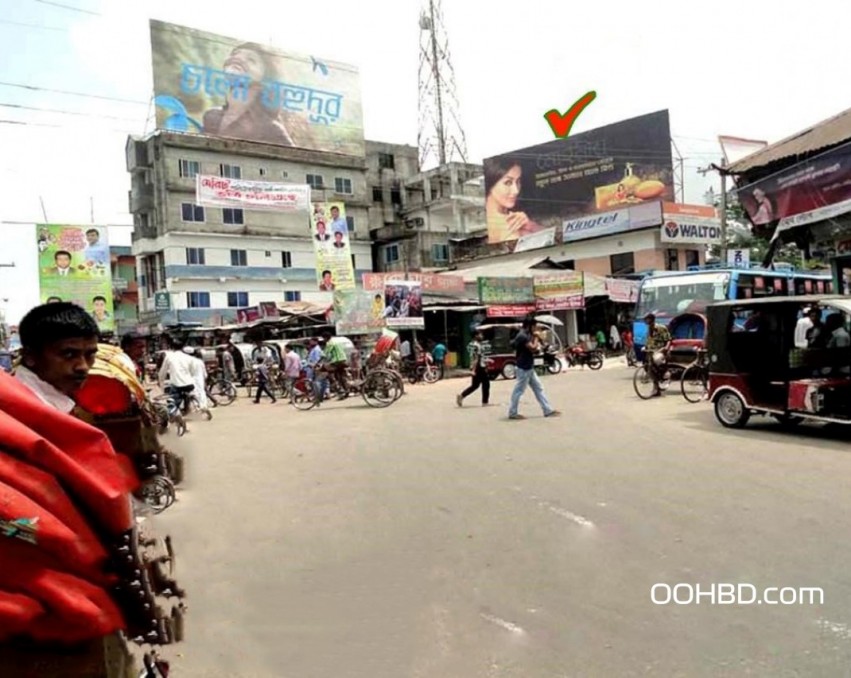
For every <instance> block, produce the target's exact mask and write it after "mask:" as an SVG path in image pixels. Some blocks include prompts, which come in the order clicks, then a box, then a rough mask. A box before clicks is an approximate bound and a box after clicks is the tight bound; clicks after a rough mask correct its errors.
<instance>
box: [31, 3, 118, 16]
mask: <svg viewBox="0 0 851 678" xmlns="http://www.w3.org/2000/svg"><path fill="white" fill-rule="evenodd" d="M35 1H36V2H40V3H41V4H42V5H53V6H54V7H61V8H62V9H69V10H71V11H72V12H82V13H83V14H91V15H92V16H103V14H101V13H100V12H93V11H91V10H89V9H83V8H82V7H72V6H71V5H63V4H62V3H59V2H51V1H50V0H35Z"/></svg>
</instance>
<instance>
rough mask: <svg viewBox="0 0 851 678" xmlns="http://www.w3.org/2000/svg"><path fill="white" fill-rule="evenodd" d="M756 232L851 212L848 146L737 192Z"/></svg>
mask: <svg viewBox="0 0 851 678" xmlns="http://www.w3.org/2000/svg"><path fill="white" fill-rule="evenodd" d="M737 195H738V198H739V202H741V204H742V206H743V207H744V208H745V211H746V212H747V215H748V218H749V219H750V220H751V223H753V225H754V226H756V227H758V228H759V229H763V231H764V230H765V229H770V228H774V227H775V226H779V227H780V228H782V229H786V228H794V227H795V226H802V225H804V224H811V223H814V222H816V221H822V220H825V219H831V218H833V217H836V216H838V215H840V214H845V213H846V212H851V144H845V145H844V146H840V147H839V148H835V149H833V150H832V151H828V152H827V153H824V154H823V155H820V156H818V157H816V158H811V159H809V160H805V161H803V162H799V163H798V164H796V165H793V166H792V167H790V168H788V169H786V170H783V171H781V172H778V173H776V174H773V175H772V176H770V177H767V178H765V179H762V180H761V181H757V182H756V183H752V184H748V185H747V186H741V187H739V188H738V189H737Z"/></svg>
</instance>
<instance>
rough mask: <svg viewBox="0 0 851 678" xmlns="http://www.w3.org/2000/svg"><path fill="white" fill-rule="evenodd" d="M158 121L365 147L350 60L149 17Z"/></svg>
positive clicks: (190, 129) (317, 146)
mask: <svg viewBox="0 0 851 678" xmlns="http://www.w3.org/2000/svg"><path fill="white" fill-rule="evenodd" d="M151 55H152V60H153V72H154V96H155V98H154V103H155V105H156V112H157V128H158V129H163V130H170V131H174V132H183V133H196V134H208V135H211V136H219V137H228V138H233V139H243V140H245V141H257V142H262V143H269V144H277V145H280V146H295V147H298V148H307V149H310V150H316V151H333V152H336V153H344V154H347V155H361V156H362V155H363V154H364V136H363V112H362V108H361V96H360V76H359V74H358V71H357V69H356V68H355V67H354V66H349V65H346V64H340V63H336V62H332V61H326V60H324V59H319V58H317V57H313V56H299V55H293V54H289V53H286V52H282V51H280V50H277V49H275V48H273V47H269V46H266V45H260V44H257V43H253V42H243V41H240V40H236V39H233V38H227V37H223V36H220V35H214V34H211V33H205V32H203V31H198V30H195V29H192V28H186V27H183V26H176V25H174V24H169V23H165V22H162V21H155V20H151Z"/></svg>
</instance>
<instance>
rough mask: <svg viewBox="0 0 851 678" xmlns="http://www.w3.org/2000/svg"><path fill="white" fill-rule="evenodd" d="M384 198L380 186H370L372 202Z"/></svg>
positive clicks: (380, 200)
mask: <svg viewBox="0 0 851 678" xmlns="http://www.w3.org/2000/svg"><path fill="white" fill-rule="evenodd" d="M383 200H384V190H383V189H382V188H381V186H373V187H372V202H382V201H383Z"/></svg>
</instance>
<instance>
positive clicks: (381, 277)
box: [361, 273, 464, 292]
mask: <svg viewBox="0 0 851 678" xmlns="http://www.w3.org/2000/svg"><path fill="white" fill-rule="evenodd" d="M400 277H404V276H402V275H401V274H399V273H364V274H363V275H362V276H361V279H362V281H363V288H364V289H365V290H383V289H384V284H385V282H386V281H387V280H391V279H393V280H398V279H399V278H400ZM407 278H408V280H412V281H414V282H420V283H422V286H423V292H463V291H464V278H462V277H461V276H460V275H445V274H442V273H441V274H437V273H408V276H407Z"/></svg>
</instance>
